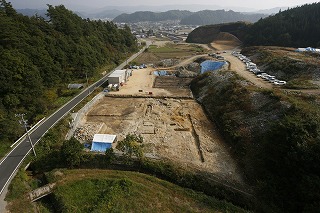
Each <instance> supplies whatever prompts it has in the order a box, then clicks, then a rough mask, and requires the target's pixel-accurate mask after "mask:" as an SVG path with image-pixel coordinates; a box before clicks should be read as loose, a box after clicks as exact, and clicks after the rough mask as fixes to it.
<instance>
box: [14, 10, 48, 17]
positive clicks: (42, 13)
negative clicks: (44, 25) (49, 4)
mask: <svg viewBox="0 0 320 213" xmlns="http://www.w3.org/2000/svg"><path fill="white" fill-rule="evenodd" d="M16 11H17V12H18V13H21V14H22V15H25V16H29V17H31V16H34V15H36V14H37V15H38V16H41V17H47V16H46V13H47V10H46V9H17V10H16Z"/></svg>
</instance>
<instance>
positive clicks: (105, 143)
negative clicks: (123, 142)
mask: <svg viewBox="0 0 320 213" xmlns="http://www.w3.org/2000/svg"><path fill="white" fill-rule="evenodd" d="M116 138H117V136H116V135H108V134H95V135H94V137H93V140H92V146H91V151H92V152H105V151H106V150H107V149H110V148H111V147H112V143H113V142H114V141H115V140H116Z"/></svg>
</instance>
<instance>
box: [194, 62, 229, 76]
mask: <svg viewBox="0 0 320 213" xmlns="http://www.w3.org/2000/svg"><path fill="white" fill-rule="evenodd" d="M225 64H226V62H225V61H210V60H207V61H204V62H202V63H201V64H200V66H201V74H203V73H206V72H208V71H214V70H218V69H221V68H222V67H223V65H225Z"/></svg>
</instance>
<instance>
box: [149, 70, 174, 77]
mask: <svg viewBox="0 0 320 213" xmlns="http://www.w3.org/2000/svg"><path fill="white" fill-rule="evenodd" d="M153 74H154V75H156V76H172V75H174V74H171V73H168V72H167V71H165V70H159V71H154V72H153Z"/></svg>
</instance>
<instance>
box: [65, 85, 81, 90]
mask: <svg viewBox="0 0 320 213" xmlns="http://www.w3.org/2000/svg"><path fill="white" fill-rule="evenodd" d="M82 88H83V84H68V89H82Z"/></svg>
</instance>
